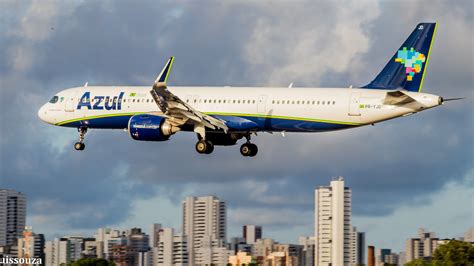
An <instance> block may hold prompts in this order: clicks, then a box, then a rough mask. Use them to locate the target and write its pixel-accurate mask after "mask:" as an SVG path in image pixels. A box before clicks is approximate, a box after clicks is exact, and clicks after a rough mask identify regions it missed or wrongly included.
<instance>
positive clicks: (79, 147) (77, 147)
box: [74, 142, 86, 151]
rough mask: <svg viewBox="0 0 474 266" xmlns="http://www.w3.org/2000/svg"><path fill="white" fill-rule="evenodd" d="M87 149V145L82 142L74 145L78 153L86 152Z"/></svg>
mask: <svg viewBox="0 0 474 266" xmlns="http://www.w3.org/2000/svg"><path fill="white" fill-rule="evenodd" d="M85 147H86V145H85V144H84V143H82V142H76V143H74V149H76V151H82V150H84V148H85Z"/></svg>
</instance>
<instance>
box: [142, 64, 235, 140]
mask: <svg viewBox="0 0 474 266" xmlns="http://www.w3.org/2000/svg"><path fill="white" fill-rule="evenodd" d="M173 61H174V57H170V59H169V60H168V62H167V63H166V65H165V67H164V68H163V70H162V71H161V73H160V74H159V75H158V77H157V78H156V80H155V83H154V84H153V89H152V90H151V91H150V93H151V95H152V97H153V99H155V101H156V103H157V105H158V107H159V108H160V110H161V111H162V112H163V114H164V115H165V116H166V117H167V118H168V120H169V122H170V123H172V124H173V125H174V126H181V125H184V124H186V123H187V124H192V125H194V126H195V127H196V126H197V127H206V128H210V129H221V130H223V131H224V132H226V133H227V130H228V129H229V128H228V127H227V125H226V124H225V122H224V121H223V120H221V119H217V118H214V117H212V116H209V115H206V114H204V113H201V112H199V111H198V110H196V109H194V108H193V107H191V106H190V105H189V104H187V103H185V102H184V101H183V100H181V99H180V98H179V97H178V96H176V95H174V94H173V93H171V92H170V91H169V90H168V87H167V86H166V80H167V79H168V75H169V72H170V70H171V67H172V65H173Z"/></svg>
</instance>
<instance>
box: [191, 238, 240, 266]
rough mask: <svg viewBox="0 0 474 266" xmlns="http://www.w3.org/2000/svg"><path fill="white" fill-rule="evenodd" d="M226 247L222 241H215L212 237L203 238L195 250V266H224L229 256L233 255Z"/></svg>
mask: <svg viewBox="0 0 474 266" xmlns="http://www.w3.org/2000/svg"><path fill="white" fill-rule="evenodd" d="M233 253H234V252H233V251H230V250H228V249H227V247H226V243H225V242H224V239H222V238H219V239H216V238H215V237H214V236H204V237H203V238H202V239H201V241H200V244H199V248H197V249H196V253H195V255H196V256H195V261H194V263H195V264H196V265H226V264H227V262H228V260H229V256H230V255H233Z"/></svg>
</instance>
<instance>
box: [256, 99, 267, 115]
mask: <svg viewBox="0 0 474 266" xmlns="http://www.w3.org/2000/svg"><path fill="white" fill-rule="evenodd" d="M266 105H267V95H260V96H258V102H257V112H258V113H260V114H263V113H265V112H266Z"/></svg>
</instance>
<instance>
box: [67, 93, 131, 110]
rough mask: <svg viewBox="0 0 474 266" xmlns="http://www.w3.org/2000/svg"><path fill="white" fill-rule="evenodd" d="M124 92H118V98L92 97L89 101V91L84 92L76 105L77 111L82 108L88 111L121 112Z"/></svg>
mask: <svg viewBox="0 0 474 266" xmlns="http://www.w3.org/2000/svg"><path fill="white" fill-rule="evenodd" d="M123 95H124V92H120V94H119V95H118V96H114V97H113V98H112V96H94V98H93V100H92V101H91V93H90V92H89V91H87V92H85V93H84V94H83V95H82V97H81V99H80V101H79V104H78V105H77V108H76V109H77V110H80V109H81V108H82V107H85V108H87V109H88V110H91V109H92V110H104V109H105V110H122V98H123Z"/></svg>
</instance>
